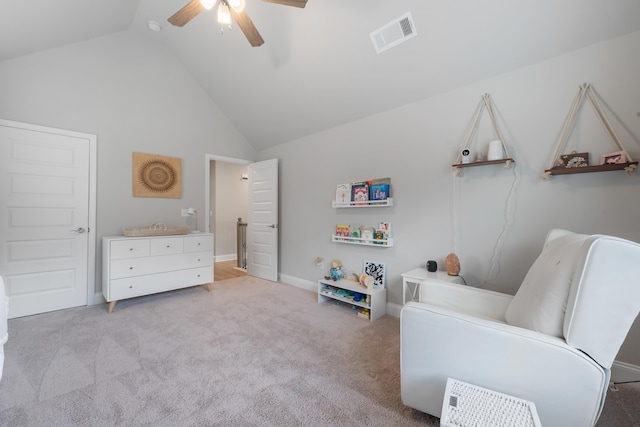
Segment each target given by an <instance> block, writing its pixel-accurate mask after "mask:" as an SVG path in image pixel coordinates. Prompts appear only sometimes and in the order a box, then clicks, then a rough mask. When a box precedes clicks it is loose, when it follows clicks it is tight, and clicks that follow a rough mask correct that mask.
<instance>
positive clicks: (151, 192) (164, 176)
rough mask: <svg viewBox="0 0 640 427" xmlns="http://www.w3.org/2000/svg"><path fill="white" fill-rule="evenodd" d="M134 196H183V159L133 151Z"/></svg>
mask: <svg viewBox="0 0 640 427" xmlns="http://www.w3.org/2000/svg"><path fill="white" fill-rule="evenodd" d="M133 196H134V197H162V198H168V199H180V198H182V159H180V158H177V157H166V156H158V155H155V154H145V153H133Z"/></svg>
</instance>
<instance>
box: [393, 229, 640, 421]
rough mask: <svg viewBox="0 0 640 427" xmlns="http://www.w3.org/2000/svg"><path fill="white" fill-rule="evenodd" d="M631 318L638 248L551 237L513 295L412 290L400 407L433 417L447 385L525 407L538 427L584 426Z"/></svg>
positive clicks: (638, 304)
mask: <svg viewBox="0 0 640 427" xmlns="http://www.w3.org/2000/svg"><path fill="white" fill-rule="evenodd" d="M639 311H640V245H639V244H637V243H634V242H630V241H627V240H623V239H619V238H616V237H611V236H603V235H583V234H575V233H572V232H569V231H565V230H552V231H550V232H549V234H548V235H547V239H546V241H545V244H544V247H543V250H542V253H541V254H540V256H539V257H538V259H537V260H536V261H535V263H534V264H533V265H532V266H531V269H530V270H529V272H528V273H527V275H526V277H525V279H524V281H523V282H522V284H521V286H520V288H519V290H518V291H517V293H516V295H515V296H511V295H507V294H502V293H498V292H492V291H488V290H483V289H478V288H474V287H469V286H463V285H456V284H451V283H448V282H443V281H439V280H426V281H424V282H422V283H421V285H420V298H419V302H410V303H407V304H406V305H405V306H404V307H403V309H402V312H401V316H400V329H401V335H400V337H401V348H400V367H401V386H402V387H401V388H402V401H403V403H404V404H405V405H407V406H410V407H412V408H415V409H418V410H419V411H422V412H426V413H429V414H432V415H434V416H436V417H440V416H441V411H442V402H443V398H444V392H445V387H446V382H447V378H448V377H451V378H454V379H457V380H461V381H464V382H467V383H470V384H474V385H477V386H480V387H484V388H488V389H491V390H494V391H497V392H500V393H505V394H508V395H511V396H515V397H518V398H521V399H525V400H529V401H531V402H534V403H535V405H536V409H537V412H538V415H539V417H540V421H541V423H542V425H543V426H545V427H553V426H562V427H567V426H581V427H583V426H593V425H595V423H596V421H597V420H598V417H599V416H600V413H601V411H602V407H603V405H604V400H605V397H606V393H607V389H608V385H609V380H610V369H611V365H612V363H613V361H614V360H615V356H616V354H617V353H618V350H619V349H620V346H621V345H622V343H623V341H624V339H625V337H626V335H627V333H628V331H629V328H630V327H631V325H632V323H633V321H634V319H635V318H636V316H637V315H638V312H639Z"/></svg>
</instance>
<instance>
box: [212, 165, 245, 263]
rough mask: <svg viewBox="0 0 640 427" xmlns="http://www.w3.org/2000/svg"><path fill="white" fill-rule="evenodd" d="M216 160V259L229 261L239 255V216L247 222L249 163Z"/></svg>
mask: <svg viewBox="0 0 640 427" xmlns="http://www.w3.org/2000/svg"><path fill="white" fill-rule="evenodd" d="M212 163H215V174H212V176H213V180H214V181H215V182H213V183H212V186H214V187H215V204H214V209H213V210H214V212H213V220H214V224H215V235H216V239H215V241H216V249H215V256H216V261H228V260H232V259H236V258H237V222H238V218H242V220H243V221H244V222H246V221H247V211H248V210H247V209H248V207H247V205H248V201H249V187H248V182H247V181H242V180H241V177H242V174H243V173H245V174H246V173H247V170H248V169H247V165H244V164H237V163H228V162H223V161H216V162H212Z"/></svg>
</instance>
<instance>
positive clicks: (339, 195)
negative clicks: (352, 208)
mask: <svg viewBox="0 0 640 427" xmlns="http://www.w3.org/2000/svg"><path fill="white" fill-rule="evenodd" d="M350 201H351V184H338V187H337V188H336V202H338V203H349V202H350Z"/></svg>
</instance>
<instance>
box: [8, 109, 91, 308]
mask: <svg viewBox="0 0 640 427" xmlns="http://www.w3.org/2000/svg"><path fill="white" fill-rule="evenodd" d="M0 126H5V127H12V128H17V129H24V130H29V131H34V132H43V133H55V134H57V135H66V136H70V137H75V138H81V139H88V140H89V176H88V179H89V200H88V202H89V218H88V227H87V228H88V230H87V231H88V235H87V237H88V243H87V245H88V247H87V277H86V280H87V305H95V304H102V303H103V301H104V300H103V298H102V293H99V292H98V293H96V231H97V230H96V204H97V203H96V200H97V198H96V191H97V184H96V183H97V169H98V168H97V165H98V156H97V152H98V150H97V146H98V136H97V135H94V134H89V133H82V132H75V131H70V130H66V129H59V128H53V127H49V126H39V125H33V124H30V123H21V122H16V121H12V120H3V119H0Z"/></svg>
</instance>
